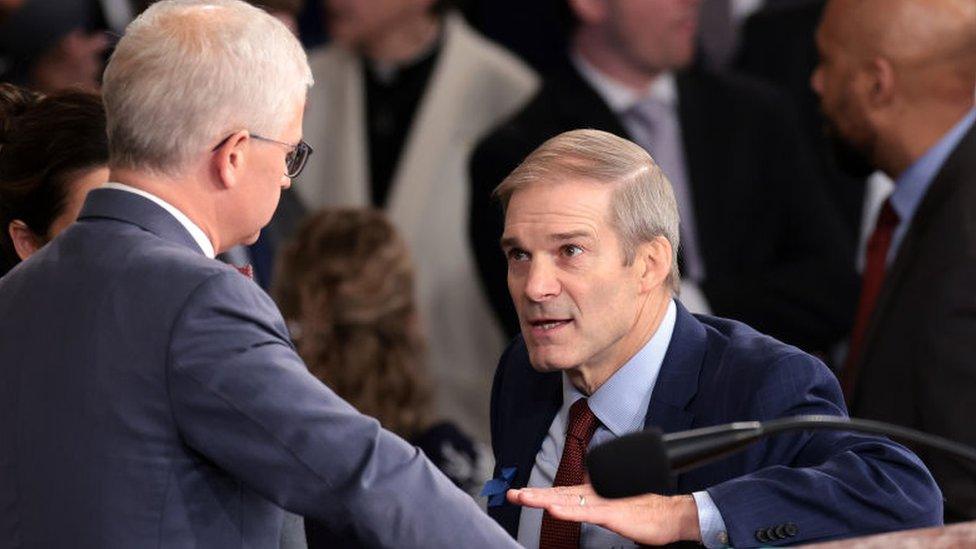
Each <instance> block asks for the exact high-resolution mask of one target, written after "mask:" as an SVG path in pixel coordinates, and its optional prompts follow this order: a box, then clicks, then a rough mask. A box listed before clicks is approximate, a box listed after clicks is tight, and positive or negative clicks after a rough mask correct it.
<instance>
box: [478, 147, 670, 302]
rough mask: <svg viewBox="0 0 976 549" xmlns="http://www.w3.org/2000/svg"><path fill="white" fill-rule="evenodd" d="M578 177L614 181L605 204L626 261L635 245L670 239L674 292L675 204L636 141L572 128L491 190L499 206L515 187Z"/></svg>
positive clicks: (661, 175) (631, 257) (661, 174)
mask: <svg viewBox="0 0 976 549" xmlns="http://www.w3.org/2000/svg"><path fill="white" fill-rule="evenodd" d="M566 178H580V179H586V180H589V181H593V182H596V183H600V184H613V185H616V188H615V189H614V193H613V198H612V199H611V202H610V209H611V212H610V215H611V219H610V221H611V223H612V224H613V226H614V228H616V229H617V232H618V234H619V235H620V240H621V244H622V245H623V253H624V258H625V263H626V264H627V265H630V264H631V263H632V262H633V261H634V258H635V256H636V254H637V246H638V245H640V244H641V243H644V242H650V241H651V240H653V239H654V238H655V237H658V236H663V237H664V238H665V239H667V241H668V242H670V243H671V248H672V258H671V260H672V261H671V272H670V273H669V274H668V279H667V283H668V286H669V287H670V288H671V290H672V292H674V293H677V292H678V290H679V287H680V283H681V279H680V274H679V273H678V244H679V240H678V223H679V217H678V205H677V202H675V199H674V192H673V191H672V190H671V183H670V182H668V179H667V177H665V176H664V172H663V171H661V168H660V167H659V166H658V165H657V163H656V162H654V159H653V158H651V156H650V155H649V154H647V151H645V150H644V149H642V148H641V147H639V146H638V145H636V144H634V143H631V142H630V141H627V140H626V139H623V138H621V137H617V136H616V135H613V134H611V133H607V132H602V131H599V130H573V131H569V132H565V133H561V134H559V135H557V136H556V137H553V138H552V139H550V140H548V141H546V142H545V143H543V144H542V145H540V146H539V148H537V149H536V150H535V151H533V152H532V154H530V155H529V156H528V157H526V159H525V160H523V161H522V163H521V164H519V166H518V167H517V168H515V170H514V171H513V172H512V173H511V174H509V176H508V177H506V178H505V180H504V181H502V183H501V184H500V185H499V186H498V188H496V189H495V193H494V195H495V196H496V197H497V198H498V199H499V200H500V201H501V203H502V206H503V207H504V208H506V209H507V208H508V202H509V200H511V198H512V195H513V194H515V192H517V191H518V190H519V189H524V188H525V187H527V186H529V185H532V184H534V183H538V182H543V181H546V182H552V181H559V180H560V179H566Z"/></svg>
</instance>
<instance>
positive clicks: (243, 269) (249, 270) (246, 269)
mask: <svg viewBox="0 0 976 549" xmlns="http://www.w3.org/2000/svg"><path fill="white" fill-rule="evenodd" d="M234 268H235V269H237V271H238V272H239V273H241V274H242V275H244V276H246V277H248V278H250V279H251V280H254V267H252V266H251V265H250V264H247V265H240V266H238V265H235V266H234Z"/></svg>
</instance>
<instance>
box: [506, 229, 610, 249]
mask: <svg viewBox="0 0 976 549" xmlns="http://www.w3.org/2000/svg"><path fill="white" fill-rule="evenodd" d="M581 238H593V233H591V232H590V231H569V232H566V233H555V234H551V235H549V237H548V239H549V240H550V241H552V242H565V241H567V240H578V239H581ZM499 245H501V247H502V249H505V248H517V247H518V246H519V241H518V239H517V238H515V237H514V236H503V237H502V239H501V241H499Z"/></svg>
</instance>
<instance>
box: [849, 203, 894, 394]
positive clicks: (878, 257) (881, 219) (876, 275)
mask: <svg viewBox="0 0 976 549" xmlns="http://www.w3.org/2000/svg"><path fill="white" fill-rule="evenodd" d="M896 227H898V214H897V213H895V210H894V208H892V207H891V200H890V199H889V200H885V202H884V204H883V205H882V206H881V212H880V213H879V214H878V222H877V223H876V224H875V226H874V232H873V233H871V238H870V239H869V240H868V247H867V254H866V256H867V262H866V263H865V265H864V276H863V277H862V280H861V298H860V299H859V300H858V303H857V315H856V316H855V317H854V330H853V332H851V345H850V349H849V350H848V352H847V360H845V361H844V369H843V370H841V373H840V384H841V388H842V389H843V390H844V398H845V399H846V400H847V402H848V404H850V402H851V397H852V396H853V395H854V384H855V383H856V382H857V373H858V372H857V370H858V368H859V367H860V364H859V361H860V355H861V351H862V346H863V345H864V336H865V335H866V333H867V331H868V322H869V321H870V320H871V313H872V312H873V311H874V306H875V304H876V302H877V300H878V295H879V294H880V293H881V286H882V285H883V284H884V277H885V266H886V264H887V259H888V249H889V248H891V237H892V235H893V234H894V232H895V228H896Z"/></svg>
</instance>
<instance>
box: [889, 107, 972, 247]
mask: <svg viewBox="0 0 976 549" xmlns="http://www.w3.org/2000/svg"><path fill="white" fill-rule="evenodd" d="M974 122H976V108H974V109H971V110H970V111H969V113H968V114H967V115H966V116H964V117H963V119H962V120H960V121H959V122H957V123H956V125H955V126H953V127H952V129H951V130H949V132H948V133H946V134H945V135H944V136H942V139H940V140H939V141H938V142H937V143H936V144H935V145H933V146H932V148H930V149H929V150H928V151H926V152H925V154H924V155H922V157H921V158H919V159H918V160H916V161H915V163H914V164H912V165H911V166H909V167H908V169H907V170H905V171H904V173H902V174H901V175H900V176H898V179H896V180H895V190H894V191H893V192H892V193H891V197H890V198H889V200H891V207H892V208H893V209H894V210H895V213H897V214H898V227H896V228H895V233H894V235H892V239H891V247H890V248H888V257H886V258H885V260H886V261H887V263H888V264H891V262H892V261H894V260H895V257H896V255H897V254H898V248H899V247H900V246H901V242H902V240H904V239H905V234H906V233H907V232H908V227H910V226H911V224H912V217H914V216H915V211H916V210H918V207H919V205H920V204H921V203H922V199H923V198H925V193H926V192H928V190H929V186H931V185H932V181H934V180H935V176H936V175H938V173H939V170H941V169H942V165H943V164H945V161H946V159H947V158H948V157H949V155H950V154H952V151H953V150H955V148H956V145H958V144H959V141H960V140H962V138H963V136H964V135H966V133H967V132H968V131H969V129H970V128H971V127H972V126H973V123H974Z"/></svg>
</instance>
